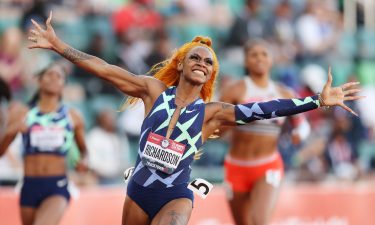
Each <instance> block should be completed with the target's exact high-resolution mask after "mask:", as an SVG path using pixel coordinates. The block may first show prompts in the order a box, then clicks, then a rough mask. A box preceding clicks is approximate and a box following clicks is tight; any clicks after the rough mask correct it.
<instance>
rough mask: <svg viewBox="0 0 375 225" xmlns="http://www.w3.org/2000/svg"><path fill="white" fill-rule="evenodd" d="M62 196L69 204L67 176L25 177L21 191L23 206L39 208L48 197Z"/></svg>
mask: <svg viewBox="0 0 375 225" xmlns="http://www.w3.org/2000/svg"><path fill="white" fill-rule="evenodd" d="M52 195H61V196H63V197H65V198H66V200H67V201H68V202H69V200H70V194H69V192H68V179H67V178H66V176H51V177H50V176H48V177H24V179H23V186H22V189H21V198H20V204H21V206H26V207H32V208H37V207H39V205H40V204H41V203H42V202H43V201H44V200H45V199H46V198H48V197H50V196H52Z"/></svg>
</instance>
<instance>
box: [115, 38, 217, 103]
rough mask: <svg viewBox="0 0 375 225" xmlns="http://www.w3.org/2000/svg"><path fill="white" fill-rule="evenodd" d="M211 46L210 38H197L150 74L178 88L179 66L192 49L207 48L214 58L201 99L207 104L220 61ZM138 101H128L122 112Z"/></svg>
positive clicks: (212, 91)
mask: <svg viewBox="0 0 375 225" xmlns="http://www.w3.org/2000/svg"><path fill="white" fill-rule="evenodd" d="M211 45H212V41H211V39H210V38H208V37H202V36H197V37H195V38H194V39H193V40H192V41H191V42H188V43H186V44H184V45H183V46H181V47H180V48H179V49H177V50H176V51H175V53H174V54H173V55H172V56H171V57H170V58H169V59H166V60H164V61H162V62H160V63H158V64H156V65H154V66H153V67H152V68H151V70H150V71H149V72H148V74H154V75H153V77H154V78H156V79H158V80H160V81H161V82H163V83H164V84H165V85H166V86H167V87H170V86H177V85H178V82H179V80H180V74H179V72H178V69H177V67H178V64H179V63H180V62H182V61H183V60H184V58H185V57H186V55H187V54H188V52H189V51H190V50H191V49H193V48H195V47H197V46H203V47H206V48H207V49H208V50H209V51H210V52H211V54H212V56H213V69H212V76H211V78H210V80H208V81H207V82H206V83H205V84H204V85H203V87H202V90H201V93H200V97H201V98H202V99H203V100H204V101H205V102H209V101H211V99H212V96H213V94H214V86H215V80H216V77H217V75H218V73H219V61H218V60H217V56H216V54H215V51H214V50H213V49H212V47H211ZM138 100H139V98H135V97H129V98H128V99H127V100H126V103H125V104H123V106H122V107H121V110H123V109H124V108H125V107H126V106H127V105H133V104H134V103H136V102H137V101H138Z"/></svg>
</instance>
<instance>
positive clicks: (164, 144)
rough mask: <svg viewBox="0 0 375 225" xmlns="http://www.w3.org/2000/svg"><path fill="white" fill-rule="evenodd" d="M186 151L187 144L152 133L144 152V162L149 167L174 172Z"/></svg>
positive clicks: (168, 172) (169, 172)
mask: <svg viewBox="0 0 375 225" xmlns="http://www.w3.org/2000/svg"><path fill="white" fill-rule="evenodd" d="M184 151H185V145H183V144H181V143H178V142H176V141H173V140H171V139H166V138H165V137H163V136H161V135H158V134H155V133H150V134H149V135H148V138H147V142H146V145H145V148H144V150H143V152H142V163H143V165H145V166H147V167H149V168H153V169H156V170H159V171H162V172H164V173H167V174H172V173H173V172H174V171H175V170H176V168H177V167H178V164H179V163H180V161H181V158H182V155H183V153H184Z"/></svg>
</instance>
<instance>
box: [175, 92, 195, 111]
mask: <svg viewBox="0 0 375 225" xmlns="http://www.w3.org/2000/svg"><path fill="white" fill-rule="evenodd" d="M175 96H176V98H177V99H178V100H180V101H181V102H182V106H178V105H177V104H176V106H177V107H178V108H183V107H185V106H186V105H187V104H186V102H187V100H188V99H186V100H183V99H182V98H180V97H178V96H177V91H176V94H175ZM196 97H197V95H196V96H194V98H193V99H195V98H196Z"/></svg>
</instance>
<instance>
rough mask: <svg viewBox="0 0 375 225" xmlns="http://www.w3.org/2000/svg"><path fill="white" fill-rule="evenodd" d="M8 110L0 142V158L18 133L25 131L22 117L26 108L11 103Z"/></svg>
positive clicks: (25, 127)
mask: <svg viewBox="0 0 375 225" xmlns="http://www.w3.org/2000/svg"><path fill="white" fill-rule="evenodd" d="M7 110H8V112H7V113H8V115H9V118H8V121H7V125H6V128H5V133H4V136H3V138H2V139H1V140H0V157H1V156H2V155H3V154H4V153H5V152H6V150H7V149H8V147H9V145H10V144H11V143H12V141H13V140H14V138H15V137H16V135H17V133H18V132H23V131H25V130H26V129H27V126H26V124H25V122H24V117H25V115H26V113H27V110H28V108H27V107H26V106H24V105H22V104H20V103H11V104H10V106H9V108H8V109H7Z"/></svg>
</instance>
